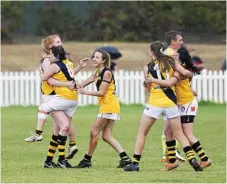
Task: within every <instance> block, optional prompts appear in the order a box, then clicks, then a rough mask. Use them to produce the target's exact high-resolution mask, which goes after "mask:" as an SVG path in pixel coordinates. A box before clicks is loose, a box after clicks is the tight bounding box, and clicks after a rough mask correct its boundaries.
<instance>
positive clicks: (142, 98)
mask: <svg viewBox="0 0 227 184" xmlns="http://www.w3.org/2000/svg"><path fill="white" fill-rule="evenodd" d="M143 79H144V76H143V71H141V72H140V103H141V104H145V103H146V102H145V88H144V87H143Z"/></svg>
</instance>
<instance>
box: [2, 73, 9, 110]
mask: <svg viewBox="0 0 227 184" xmlns="http://www.w3.org/2000/svg"><path fill="white" fill-rule="evenodd" d="M4 77H5V86H4V91H5V93H4V94H5V96H4V97H3V98H4V101H5V103H4V104H5V106H9V73H8V72H5V75H4Z"/></svg>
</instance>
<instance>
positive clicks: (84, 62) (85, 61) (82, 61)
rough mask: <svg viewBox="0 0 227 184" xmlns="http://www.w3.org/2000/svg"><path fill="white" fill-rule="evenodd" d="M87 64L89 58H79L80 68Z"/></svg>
mask: <svg viewBox="0 0 227 184" xmlns="http://www.w3.org/2000/svg"><path fill="white" fill-rule="evenodd" d="M88 64H89V59H88V58H87V57H85V58H84V59H81V60H80V66H81V68H84V67H86V66H87V65H88Z"/></svg>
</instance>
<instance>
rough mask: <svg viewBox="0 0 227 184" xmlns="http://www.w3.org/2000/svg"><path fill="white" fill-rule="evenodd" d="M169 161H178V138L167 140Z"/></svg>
mask: <svg viewBox="0 0 227 184" xmlns="http://www.w3.org/2000/svg"><path fill="white" fill-rule="evenodd" d="M166 146H167V156H168V159H169V163H174V162H176V140H172V141H166Z"/></svg>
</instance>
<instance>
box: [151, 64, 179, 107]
mask: <svg viewBox="0 0 227 184" xmlns="http://www.w3.org/2000/svg"><path fill="white" fill-rule="evenodd" d="M147 66H148V75H152V77H153V78H156V79H161V80H166V79H169V78H170V77H172V75H173V73H174V70H173V69H172V68H170V70H169V71H166V72H160V68H159V64H158V61H157V60H156V61H154V62H151V63H149V64H148V65H147ZM149 104H150V105H152V106H156V107H162V108H166V107H172V106H176V104H177V99H176V94H175V88H174V87H171V88H166V87H163V86H160V85H157V84H154V83H152V86H151V89H150V98H149Z"/></svg>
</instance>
